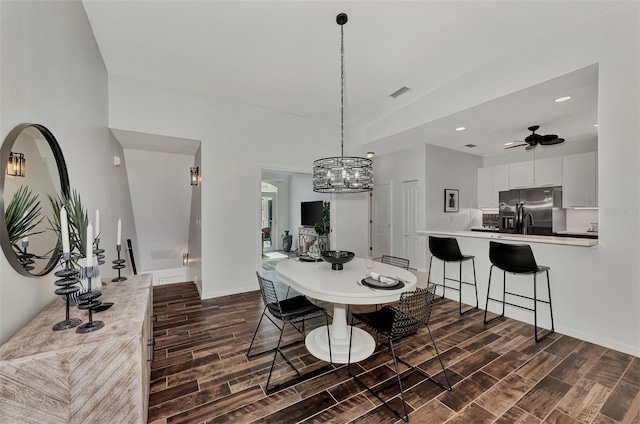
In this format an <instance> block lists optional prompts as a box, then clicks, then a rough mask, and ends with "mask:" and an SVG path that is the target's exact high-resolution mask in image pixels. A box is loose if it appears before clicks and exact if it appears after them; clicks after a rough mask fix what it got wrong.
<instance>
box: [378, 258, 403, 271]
mask: <svg viewBox="0 0 640 424" xmlns="http://www.w3.org/2000/svg"><path fill="white" fill-rule="evenodd" d="M380 262H382V263H383V264H388V265H393V266H397V267H399V268H404V269H409V259H405V258H400V257H398V256H391V255H382V260H381V261H380Z"/></svg>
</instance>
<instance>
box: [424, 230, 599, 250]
mask: <svg viewBox="0 0 640 424" xmlns="http://www.w3.org/2000/svg"><path fill="white" fill-rule="evenodd" d="M417 233H418V234H419V235H434V236H452V237H471V238H484V239H493V240H496V241H501V240H504V241H517V242H521V243H543V244H561V245H566V246H582V247H591V246H595V245H597V244H598V240H596V239H591V238H578V237H557V236H534V235H528V234H527V235H526V236H525V235H522V234H509V233H496V232H495V231H493V232H485V231H430V230H418V231H417Z"/></svg>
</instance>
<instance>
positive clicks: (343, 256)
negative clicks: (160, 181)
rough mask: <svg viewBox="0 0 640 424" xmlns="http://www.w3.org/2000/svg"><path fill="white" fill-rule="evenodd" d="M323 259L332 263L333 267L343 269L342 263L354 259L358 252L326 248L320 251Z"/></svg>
mask: <svg viewBox="0 0 640 424" xmlns="http://www.w3.org/2000/svg"><path fill="white" fill-rule="evenodd" d="M320 255H321V256H322V259H324V261H325V262H329V263H330V264H331V269H335V270H341V269H342V265H343V264H346V263H347V262H349V261H350V260H351V259H353V258H354V257H355V256H356V254H355V253H353V252H347V251H346V250H325V251H324V252H320Z"/></svg>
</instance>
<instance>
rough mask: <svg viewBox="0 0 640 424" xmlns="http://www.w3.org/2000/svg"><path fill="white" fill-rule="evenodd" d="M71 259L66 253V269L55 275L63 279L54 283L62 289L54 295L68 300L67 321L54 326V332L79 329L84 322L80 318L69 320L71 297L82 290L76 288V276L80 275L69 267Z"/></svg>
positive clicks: (64, 256)
mask: <svg viewBox="0 0 640 424" xmlns="http://www.w3.org/2000/svg"><path fill="white" fill-rule="evenodd" d="M70 258H71V255H70V254H69V253H65V254H64V255H63V259H64V269H62V270H60V271H57V272H56V273H55V274H54V275H55V276H56V277H61V278H60V279H59V280H57V281H56V282H55V283H54V284H55V285H56V286H58V287H60V288H59V289H56V291H55V292H54V293H55V294H57V295H59V296H62V295H64V297H65V299H66V300H65V301H66V305H65V306H66V308H65V313H66V315H65V318H66V319H65V320H64V321H60V322H59V323H57V324H56V325H54V326H53V330H54V331H60V330H68V329H70V328H73V327H77V326H78V325H80V323H81V322H82V320H81V319H80V318H69V297H70V296H71V294H73V293H76V292H78V291H79V290H80V288H79V287H76V286H75V285H76V283H77V282H78V278H77V277H76V275H78V270H76V269H71V268H70V267H69V259H70Z"/></svg>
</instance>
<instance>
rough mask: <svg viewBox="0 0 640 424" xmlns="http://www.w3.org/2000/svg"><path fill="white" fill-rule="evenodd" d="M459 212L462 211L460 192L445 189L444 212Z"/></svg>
mask: <svg viewBox="0 0 640 424" xmlns="http://www.w3.org/2000/svg"><path fill="white" fill-rule="evenodd" d="M459 210H460V199H459V197H458V190H456V189H451V188H445V189H444V211H445V212H458V211H459Z"/></svg>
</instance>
